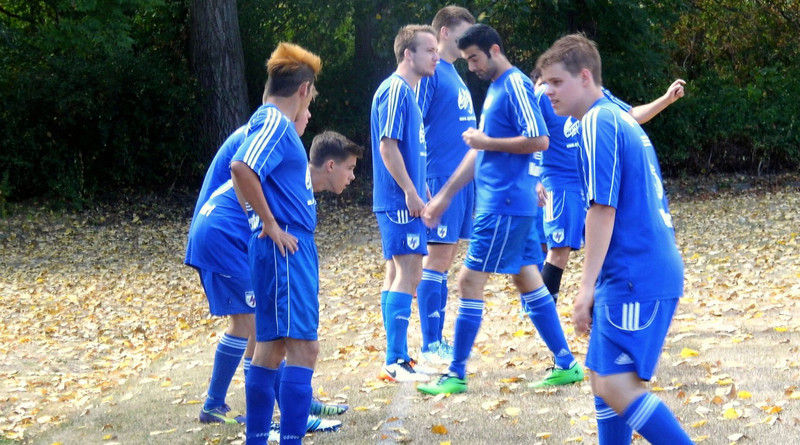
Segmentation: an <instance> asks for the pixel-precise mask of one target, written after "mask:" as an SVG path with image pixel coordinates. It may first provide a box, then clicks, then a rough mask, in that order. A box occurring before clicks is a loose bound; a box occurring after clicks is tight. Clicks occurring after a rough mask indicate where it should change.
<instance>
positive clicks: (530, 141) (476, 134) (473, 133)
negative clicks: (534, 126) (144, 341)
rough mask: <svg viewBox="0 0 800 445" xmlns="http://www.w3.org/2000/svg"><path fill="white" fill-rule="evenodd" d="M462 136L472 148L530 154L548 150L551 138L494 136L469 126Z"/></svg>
mask: <svg viewBox="0 0 800 445" xmlns="http://www.w3.org/2000/svg"><path fill="white" fill-rule="evenodd" d="M461 137H462V138H463V139H464V142H466V143H467V145H469V146H470V147H472V148H476V149H478V150H484V151H503V152H506V153H514V154H528V153H534V152H537V151H545V150H547V146H548V145H549V144H550V138H549V137H547V136H536V137H533V138H529V137H527V136H514V137H510V138H493V137H489V136H487V135H486V133H484V132H482V131H480V130H477V129H475V128H469V129H467V131H465V132H464V133H463V134H462V135H461Z"/></svg>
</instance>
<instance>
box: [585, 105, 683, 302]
mask: <svg viewBox="0 0 800 445" xmlns="http://www.w3.org/2000/svg"><path fill="white" fill-rule="evenodd" d="M580 140H581V151H580V158H581V171H582V176H583V181H584V186H585V191H586V196H587V199H588V200H589V202H590V203H596V204H602V205H607V206H611V207H614V208H616V218H615V220H614V229H613V232H612V235H611V243H610V245H609V248H608V253H607V254H606V257H605V261H604V262H603V267H602V269H601V271H600V276H599V278H598V281H597V285H596V290H595V304H596V305H597V304H613V303H620V302H626V301H630V300H631V299H636V301H647V300H655V299H659V298H676V297H679V296H681V295H683V261H682V260H681V257H680V253H679V252H678V249H677V247H676V246H675V231H674V229H673V227H672V218H671V216H670V214H669V210H668V206H667V198H666V196H665V195H664V188H663V186H662V182H661V169H660V167H659V165H658V159H657V158H656V153H655V149H654V148H653V145H652V144H651V143H650V139H649V138H648V137H647V134H645V132H644V130H642V127H641V126H639V124H638V123H636V121H635V120H634V119H633V117H631V115H630V114H628V113H627V112H625V111H623V110H622V109H621V108H620V107H619V106H618V105H616V104H614V103H613V102H612V101H611V100H609V99H607V98H605V97H603V98H600V99H599V100H598V101H597V102H595V104H594V105H593V106H592V107H591V108H590V109H589V111H588V112H587V113H586V115H584V117H583V119H582V120H581V128H580Z"/></svg>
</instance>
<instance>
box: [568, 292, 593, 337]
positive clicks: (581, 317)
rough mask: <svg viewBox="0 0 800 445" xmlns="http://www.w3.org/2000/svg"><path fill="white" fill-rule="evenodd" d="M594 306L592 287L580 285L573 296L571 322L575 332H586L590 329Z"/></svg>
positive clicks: (580, 333)
mask: <svg viewBox="0 0 800 445" xmlns="http://www.w3.org/2000/svg"><path fill="white" fill-rule="evenodd" d="M593 307H594V287H593V286H592V287H591V288H588V289H587V287H586V286H581V288H580V289H579V290H578V296H577V297H575V307H574V308H573V309H572V324H573V325H574V326H575V333H577V334H579V335H582V334H588V333H589V331H591V329H592V309H593Z"/></svg>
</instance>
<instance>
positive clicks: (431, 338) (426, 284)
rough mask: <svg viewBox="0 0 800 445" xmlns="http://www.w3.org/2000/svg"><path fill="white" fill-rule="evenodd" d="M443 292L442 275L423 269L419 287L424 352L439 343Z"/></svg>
mask: <svg viewBox="0 0 800 445" xmlns="http://www.w3.org/2000/svg"><path fill="white" fill-rule="evenodd" d="M441 291H442V274H441V273H440V272H437V271H435V270H429V269H422V280H421V281H420V282H419V286H417V305H418V306H419V324H420V327H421V328H422V352H428V345H429V344H431V343H434V342H436V341H438V340H439V339H438V338H437V337H438V335H439V317H440V315H439V305H440V301H439V300H440V297H441V295H440V294H441Z"/></svg>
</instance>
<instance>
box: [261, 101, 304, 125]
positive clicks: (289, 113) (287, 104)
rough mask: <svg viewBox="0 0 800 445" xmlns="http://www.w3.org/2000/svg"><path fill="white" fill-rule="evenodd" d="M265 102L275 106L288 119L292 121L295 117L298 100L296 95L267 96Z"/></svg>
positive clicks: (298, 104)
mask: <svg viewBox="0 0 800 445" xmlns="http://www.w3.org/2000/svg"><path fill="white" fill-rule="evenodd" d="M265 104H272V105H274V106H275V107H277V108H278V109H279V110H280V111H281V113H283V114H284V115H285V116H286V117H287V118H288V119H289V120H290V121H292V122H294V120H295V118H296V117H297V111H298V107H299V106H300V101H299V100H298V98H297V97H296V95H292V96H289V97H280V96H269V97H267V101H266V102H265Z"/></svg>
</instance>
